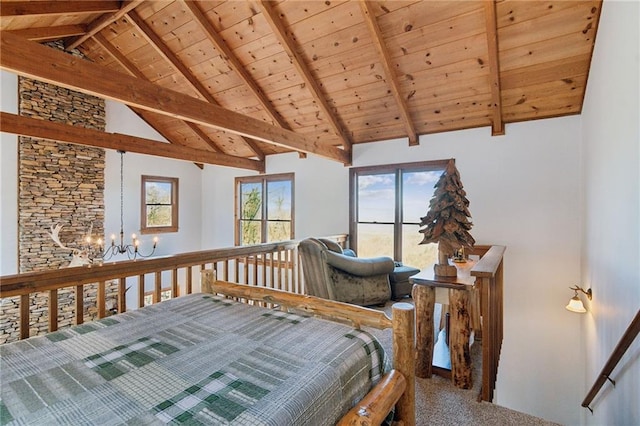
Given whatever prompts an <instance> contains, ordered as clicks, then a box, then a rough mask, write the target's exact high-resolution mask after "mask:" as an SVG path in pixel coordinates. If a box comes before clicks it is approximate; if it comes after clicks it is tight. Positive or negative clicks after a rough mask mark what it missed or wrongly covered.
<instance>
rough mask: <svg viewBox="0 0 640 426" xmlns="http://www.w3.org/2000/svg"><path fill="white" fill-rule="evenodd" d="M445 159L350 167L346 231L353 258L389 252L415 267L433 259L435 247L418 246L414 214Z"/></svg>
mask: <svg viewBox="0 0 640 426" xmlns="http://www.w3.org/2000/svg"><path fill="white" fill-rule="evenodd" d="M448 161H449V160H443V161H428V162H420V163H405V164H394V165H385V166H375V167H359V168H352V169H351V171H350V194H351V195H350V196H351V203H350V229H349V233H350V236H351V244H352V245H353V247H354V248H355V250H356V252H357V253H358V256H359V257H373V256H389V257H391V258H393V259H395V260H398V261H402V262H403V263H404V264H405V265H410V266H415V267H417V268H425V267H427V266H429V265H431V264H433V263H435V262H436V261H437V258H438V250H437V245H435V244H424V245H420V244H419V243H420V241H422V234H421V233H420V232H419V230H420V218H421V217H423V216H425V215H426V214H427V211H428V210H429V201H430V200H431V197H432V195H433V191H434V188H433V187H434V185H435V183H436V182H437V181H438V179H439V177H440V175H441V174H442V172H443V171H444V170H445V168H446V166H447V162H448Z"/></svg>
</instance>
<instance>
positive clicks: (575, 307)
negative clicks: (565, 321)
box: [565, 294, 587, 314]
mask: <svg viewBox="0 0 640 426" xmlns="http://www.w3.org/2000/svg"><path fill="white" fill-rule="evenodd" d="M565 308H567V310H569V311H571V312H577V313H579V314H583V313H585V312H587V310H586V309H585V308H584V305H583V304H582V300H580V298H579V297H578V295H577V294H576V295H575V296H573V297H572V298H571V300H569V304H568V305H567V306H565Z"/></svg>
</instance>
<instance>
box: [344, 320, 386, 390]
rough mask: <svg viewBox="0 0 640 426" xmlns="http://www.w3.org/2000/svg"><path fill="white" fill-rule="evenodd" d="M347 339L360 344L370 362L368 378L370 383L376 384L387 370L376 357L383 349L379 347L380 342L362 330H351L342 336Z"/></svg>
mask: <svg viewBox="0 0 640 426" xmlns="http://www.w3.org/2000/svg"><path fill="white" fill-rule="evenodd" d="M344 336H345V337H346V338H348V339H358V340H360V341H361V342H362V348H363V349H364V350H365V352H366V353H367V358H368V359H369V361H370V363H371V364H370V369H369V378H370V379H371V381H372V382H374V383H377V382H378V380H380V379H381V378H382V376H383V374H384V372H385V370H387V369H388V368H389V366H388V365H384V363H381V362H380V361H381V359H380V357H379V356H378V354H380V353H381V352H384V349H383V348H382V346H381V345H380V342H378V340H377V339H376V338H375V337H373V336H372V335H371V334H369V333H367V332H366V331H362V330H353V331H351V332H349V333H347V334H345V335H344Z"/></svg>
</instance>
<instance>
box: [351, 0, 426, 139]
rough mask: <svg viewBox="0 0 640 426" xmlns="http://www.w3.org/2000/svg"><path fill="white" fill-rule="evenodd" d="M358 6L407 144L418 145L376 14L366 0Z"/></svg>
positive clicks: (361, 1)
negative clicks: (405, 134) (385, 78)
mask: <svg viewBox="0 0 640 426" xmlns="http://www.w3.org/2000/svg"><path fill="white" fill-rule="evenodd" d="M360 8H361V9H362V14H363V16H364V21H365V23H366V24H367V27H368V28H369V33H370V34H371V39H372V41H373V45H374V46H375V47H376V50H377V51H378V56H379V57H380V62H381V64H382V67H383V69H384V73H385V74H386V76H387V84H388V85H389V89H390V90H391V93H392V94H393V97H394V98H395V100H396V104H397V106H398V110H399V111H400V116H401V117H402V122H403V124H404V127H405V130H406V132H407V136H408V137H409V146H415V145H418V144H419V143H420V142H419V140H418V133H417V132H416V129H415V126H414V124H413V120H412V119H411V115H410V114H409V107H408V105H407V102H406V101H405V99H404V97H403V96H402V93H401V92H400V81H399V80H398V77H397V75H396V72H395V70H394V69H393V67H392V66H391V55H389V52H388V50H387V47H386V45H385V43H384V37H383V35H382V31H381V30H380V26H379V25H378V21H377V20H376V16H375V14H374V13H373V9H372V6H371V4H370V3H369V2H368V1H366V0H360Z"/></svg>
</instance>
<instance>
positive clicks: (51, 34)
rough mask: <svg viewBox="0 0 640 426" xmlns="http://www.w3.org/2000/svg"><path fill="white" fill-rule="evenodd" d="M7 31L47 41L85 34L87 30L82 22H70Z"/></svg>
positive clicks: (27, 37)
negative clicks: (67, 23)
mask: <svg viewBox="0 0 640 426" xmlns="http://www.w3.org/2000/svg"><path fill="white" fill-rule="evenodd" d="M8 31H9V32H10V33H12V34H15V35H17V36H20V37H24V38H26V39H28V40H32V41H38V42H47V41H54V40H59V39H61V38H67V37H73V36H78V35H82V34H85V33H86V32H87V26H86V25H84V24H72V25H58V26H54V27H33V28H25V29H22V30H8Z"/></svg>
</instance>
